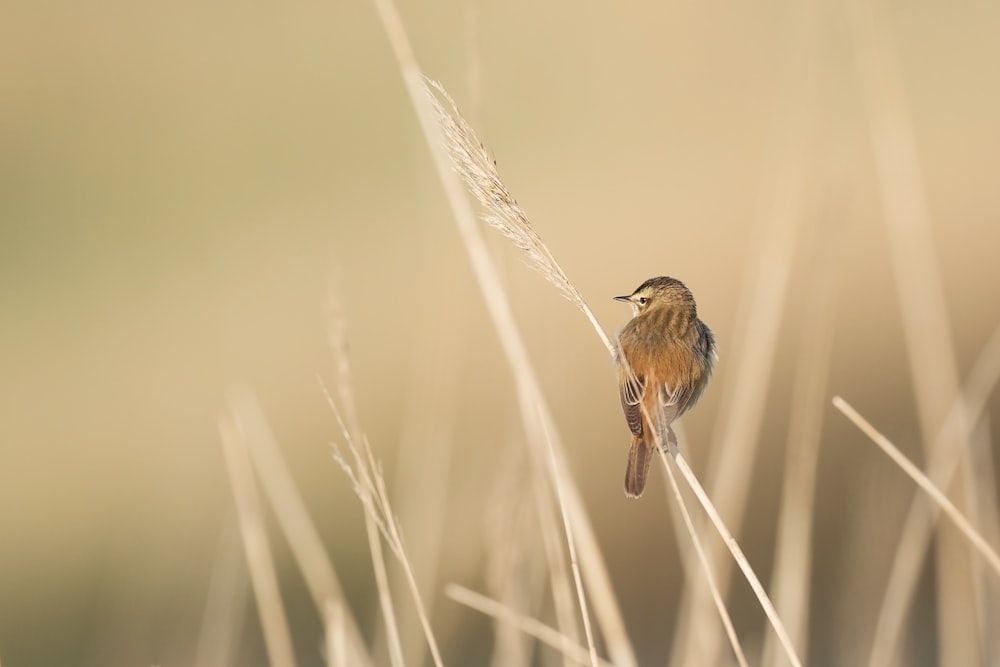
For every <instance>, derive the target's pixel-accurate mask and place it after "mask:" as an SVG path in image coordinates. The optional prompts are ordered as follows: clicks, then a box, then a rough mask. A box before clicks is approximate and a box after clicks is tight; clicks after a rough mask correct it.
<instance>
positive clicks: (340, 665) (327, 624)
mask: <svg viewBox="0 0 1000 667" xmlns="http://www.w3.org/2000/svg"><path fill="white" fill-rule="evenodd" d="M346 616H347V614H345V613H344V605H343V604H341V603H340V602H339V601H337V600H329V601H328V602H327V604H326V611H325V612H324V613H323V630H324V637H323V638H324V648H325V650H326V664H327V667H349V664H348V662H347V637H346V634H347V633H346V629H345V625H346V624H345V620H344V619H345V617H346Z"/></svg>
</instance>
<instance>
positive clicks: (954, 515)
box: [833, 396, 1000, 575]
mask: <svg viewBox="0 0 1000 667" xmlns="http://www.w3.org/2000/svg"><path fill="white" fill-rule="evenodd" d="M833 405H834V407H836V408H837V409H838V410H840V411H841V412H842V413H844V416H845V417H847V418H848V419H850V420H851V421H852V422H854V425H855V426H857V427H858V428H859V429H861V431H862V432H863V433H864V434H865V435H867V436H868V437H869V438H871V440H872V442H874V443H875V444H876V445H878V447H879V449H881V450H882V451H883V452H885V453H886V454H887V455H888V456H889V458H891V459H892V460H893V462H894V463H895V464H896V465H898V466H899V467H900V468H902V470H903V472H905V473H906V474H907V475H909V476H910V478H911V479H912V480H913V481H914V482H916V483H917V485H918V486H920V488H922V489H923V490H924V491H926V492H927V495H929V496H930V497H931V498H932V499H933V500H934V502H935V503H937V504H938V506H939V507H940V508H941V509H942V510H943V511H944V513H945V514H947V515H948V517H949V518H950V519H951V520H952V521H954V522H955V525H956V526H957V527H958V529H959V530H961V531H962V533H963V534H964V535H965V537H966V538H968V540H969V542H971V543H972V545H973V546H974V547H976V550H977V551H979V553H980V554H981V555H982V556H983V558H984V559H985V560H986V562H987V563H989V565H990V567H992V568H993V569H994V570H995V571H996V573H997V574H998V575H1000V556H998V555H997V553H996V552H995V551H994V550H993V548H992V547H990V545H989V544H988V543H987V542H986V540H985V539H983V536H982V535H980V534H979V532H978V531H977V530H976V529H975V528H973V527H972V524H971V523H969V520H968V519H966V518H965V515H963V514H962V513H961V512H960V511H959V510H958V508H957V507H955V504H954V503H952V502H951V501H950V500H948V497H947V496H945V494H944V493H942V492H941V490H940V489H938V488H937V487H936V486H935V485H934V482H932V481H931V480H930V479H929V478H928V477H927V475H925V474H924V473H923V472H921V470H920V468H918V467H917V466H915V465H913V463H912V462H911V461H910V460H909V459H908V458H906V456H904V455H903V453H902V452H901V451H899V449H897V448H896V446H895V445H893V444H892V443H891V442H890V441H889V439H888V438H886V437H885V436H884V435H882V434H881V433H879V432H878V431H877V430H875V427H874V426H872V425H871V424H870V423H869V422H868V421H867V420H866V419H865V418H864V417H862V416H861V415H860V414H858V411H857V410H855V409H854V408H853V407H851V405H850V404H849V403H848V402H847V401H845V400H844V399H842V398H841V397H840V396H834V397H833Z"/></svg>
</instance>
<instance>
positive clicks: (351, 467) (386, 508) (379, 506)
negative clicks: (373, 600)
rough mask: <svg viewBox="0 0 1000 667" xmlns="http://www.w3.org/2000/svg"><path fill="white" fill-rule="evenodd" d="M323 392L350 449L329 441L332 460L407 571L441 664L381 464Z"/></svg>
mask: <svg viewBox="0 0 1000 667" xmlns="http://www.w3.org/2000/svg"><path fill="white" fill-rule="evenodd" d="M324 392H325V393H326V396H327V401H328V402H329V405H330V408H331V409H332V410H333V412H334V415H335V416H336V418H337V421H338V422H339V424H340V428H341V432H342V434H343V436H344V438H345V440H346V442H347V447H348V449H349V451H350V453H351V458H352V461H353V464H352V463H349V462H348V461H347V459H346V458H345V457H344V455H343V454H342V453H341V451H340V449H339V448H338V447H337V445H336V443H334V444H333V445H332V446H333V450H334V454H333V456H334V460H336V461H337V463H338V464H339V465H340V467H341V468H342V469H343V471H344V473H345V474H346V475H347V476H348V478H349V479H350V480H351V482H352V484H353V486H354V493H355V495H357V496H358V498H359V499H360V500H361V504H362V506H363V507H364V510H365V515H366V516H367V517H368V518H369V519H370V520H371V521H372V523H373V524H374V525H375V526H376V527H377V529H378V531H379V532H380V533H381V534H382V537H383V538H384V539H385V541H386V544H388V545H389V548H390V550H391V551H392V553H393V555H394V556H396V559H397V560H398V561H399V563H400V565H402V566H403V572H404V573H405V574H406V581H407V585H408V586H409V588H410V594H411V596H412V597H413V601H414V603H415V605H416V608H417V616H418V618H419V619H420V624H421V626H422V627H423V629H424V636H425V637H426V639H427V646H428V648H429V649H430V652H431V658H432V659H433V661H434V664H435V665H437V666H438V667H442V661H441V653H440V651H439V650H438V646H437V640H436V639H435V638H434V633H433V631H432V630H431V626H430V620H429V619H428V617H427V613H426V608H425V607H424V604H423V598H422V596H421V595H420V590H419V589H418V588H417V585H416V578H415V576H414V574H413V568H412V567H411V565H410V562H409V559H408V558H407V556H406V547H405V545H404V544H403V536H402V530H401V528H400V526H399V522H398V521H397V520H396V516H395V514H393V511H392V504H391V503H390V501H389V494H388V491H387V490H386V488H385V479H384V477H383V475H382V469H381V466H379V464H378V463H376V461H375V457H374V455H373V454H372V451H371V447H370V446H369V444H368V440H367V439H364V440H363V441H362V443H361V445H360V449H359V446H358V445H357V444H356V443H355V442H354V439H353V437H352V436H351V433H350V431H349V430H348V428H347V426H346V425H345V423H344V421H343V418H342V416H341V413H340V410H339V409H338V407H337V404H336V403H335V402H334V401H333V398H332V397H331V396H330V394H329V392H326V390H325V388H324ZM373 532H374V531H373ZM380 553H381V547H380V546H379V547H378V550H377V551H375V552H373V556H375V557H378V554H380ZM376 576H377V577H378V576H379V575H378V574H377V575H376ZM382 576H384V575H382ZM380 586H384V587H385V588H384V589H383V590H384V591H385V592H384V593H383V595H388V585H387V579H384V580H382V582H381V584H380ZM386 601H387V600H385V599H383V603H385V602H386ZM386 621H387V623H388V622H389V619H388V618H387V619H386ZM389 637H390V639H391V640H392V641H394V642H398V639H399V635H398V632H395V631H394V630H393V631H390V632H389ZM394 650H395V649H394ZM400 660H401V658H400Z"/></svg>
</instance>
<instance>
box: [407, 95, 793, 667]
mask: <svg viewBox="0 0 1000 667" xmlns="http://www.w3.org/2000/svg"><path fill="white" fill-rule="evenodd" d="M424 89H425V93H426V94H427V95H428V97H429V98H430V101H431V104H432V106H433V107H434V109H435V112H436V114H437V116H438V120H439V123H440V124H441V128H440V129H441V132H442V134H443V136H444V140H445V142H446V145H447V147H448V151H449V156H450V157H451V160H452V164H453V166H454V168H455V170H456V171H457V172H458V173H459V174H460V175H461V176H462V178H463V179H464V180H465V182H466V184H467V185H468V187H469V188H470V189H471V190H472V192H473V194H474V195H475V196H476V198H477V199H478V200H479V201H480V203H482V204H483V205H484V206H485V207H487V209H488V210H489V211H490V213H488V214H487V217H486V221H487V222H488V223H489V224H491V225H493V226H495V227H497V228H498V229H499V230H500V231H501V232H503V233H504V235H506V236H507V237H508V238H509V239H511V241H512V242H513V243H514V244H515V246H517V247H518V248H520V249H521V250H523V251H524V252H525V253H526V254H527V256H528V259H529V260H530V261H531V263H532V264H533V265H534V266H535V268H536V269H537V270H538V271H539V272H540V273H542V275H543V276H544V277H545V278H546V279H547V280H548V281H549V282H551V283H552V284H553V285H554V286H555V287H556V288H557V289H559V291H560V292H561V293H562V294H563V295H564V296H566V297H567V298H569V299H570V300H571V301H572V302H574V303H575V304H576V305H577V306H578V307H579V308H580V309H581V310H582V311H583V313H584V314H585V315H586V316H587V317H588V319H589V320H590V322H591V325H592V326H593V327H594V330H595V331H596V332H597V334H598V335H599V336H600V338H601V340H602V342H604V344H605V347H606V348H607V350H608V352H609V353H610V354H612V355H614V353H615V347H614V346H613V345H612V344H611V342H610V341H609V340H608V337H607V334H605V333H604V330H603V328H601V326H600V325H599V324H598V323H597V320H596V318H595V317H594V316H593V313H592V312H591V311H590V309H589V308H588V307H587V305H586V303H585V302H584V301H583V298H582V297H581V296H580V294H579V292H578V291H577V290H576V288H575V287H573V285H572V283H570V281H569V279H568V278H567V277H566V274H565V273H564V272H563V271H562V269H561V268H560V267H559V265H558V263H557V262H556V261H555V259H554V258H552V255H551V254H550V253H549V251H548V248H547V247H546V246H545V244H544V243H543V242H542V240H541V238H540V237H539V236H538V234H537V233H536V232H535V230H534V228H533V227H532V226H531V224H530V223H529V222H528V220H527V218H526V217H525V216H524V213H523V211H522V210H521V209H520V207H519V206H517V204H516V202H515V201H514V198H513V197H511V195H510V193H509V192H508V191H507V189H506V187H505V186H504V185H503V183H502V182H501V180H500V177H499V174H498V173H497V171H496V165H495V163H494V162H493V160H492V159H491V158H490V156H489V153H488V152H487V151H486V149H485V148H484V146H483V144H482V142H480V141H479V139H478V138H477V137H476V134H475V131H474V130H473V129H472V128H471V127H470V126H469V125H468V123H466V122H465V121H464V119H462V117H461V114H460V113H459V112H458V109H457V108H456V106H455V104H454V102H453V101H451V98H450V97H449V96H448V95H447V93H446V92H445V91H444V89H443V87H442V86H441V85H440V84H437V83H435V82H432V81H430V80H428V79H426V78H425V80H424ZM435 90H436V91H437V92H438V94H440V95H441V96H442V97H444V98H445V100H446V101H447V102H448V104H449V106H450V107H451V110H450V111H448V110H446V109H445V107H444V105H442V104H441V102H440V100H439V99H438V98H437V95H436V94H435V92H434V91H435ZM538 396H539V398H540V394H539V395H538ZM549 423H551V419H550V418H549V416H548V414H547V413H546V412H545V411H544V410H542V409H539V410H538V424H540V425H541V426H542V428H543V431H547V430H548V428H549V427H548V424H549ZM545 435H546V438H545V439H546V440H549V438H548V433H546V434H545ZM672 453H673V454H674V455H675V459H676V460H677V461H678V465H679V470H680V471H681V473H682V474H683V475H684V477H685V480H686V481H687V482H688V484H689V485H690V486H691V487H692V489H693V490H694V491H695V495H696V496H697V498H698V500H699V502H701V503H702V505H703V507H704V508H705V511H706V512H708V514H709V517H710V518H711V519H712V522H713V524H714V525H715V528H716V530H718V531H719V533H720V535H722V537H723V540H724V541H725V543H726V546H727V547H728V548H729V550H730V552H731V553H732V555H733V558H734V559H735V560H736V562H737V564H738V565H739V567H740V569H741V570H742V571H743V573H744V575H745V576H746V578H747V581H748V582H749V583H750V586H751V588H753V590H754V593H755V594H756V595H757V598H758V600H759V601H760V603H761V606H762V608H763V609H764V611H765V613H766V614H767V617H768V620H769V621H770V622H771V624H772V626H773V627H774V629H775V632H776V633H777V634H778V637H779V639H780V640H781V643H782V645H783V646H784V647H785V649H786V652H787V654H788V657H789V660H791V662H792V664H793V665H796V666H798V665H800V664H801V663H800V661H799V659H798V657H797V656H796V655H795V651H794V649H793V647H792V646H791V642H790V641H789V639H788V636H787V632H786V631H785V628H784V625H783V624H782V622H781V619H780V618H778V616H777V614H776V612H775V611H774V605H773V604H771V601H770V599H769V598H768V596H767V593H766V592H765V591H764V589H763V586H761V584H760V581H759V579H758V578H757V576H756V575H755V574H754V572H753V569H752V568H751V567H750V564H749V562H747V560H746V558H745V556H743V552H742V550H741V549H740V548H739V546H738V545H737V544H736V541H735V540H734V539H733V538H732V535H731V534H730V533H729V531H728V529H727V528H726V527H725V524H724V523H723V522H722V519H721V517H720V516H719V515H718V512H716V511H715V508H714V506H713V505H712V503H711V501H710V500H709V498H708V495H707V494H706V493H705V492H704V489H702V487H701V484H700V482H698V479H697V477H695V475H694V472H693V471H692V470H691V468H690V467H689V466H688V465H687V462H686V461H685V460H684V458H683V457H682V456H680V454H679V453H678V452H676V450H672ZM549 454H550V459H551V460H550V466H551V467H552V470H553V484H554V485H555V490H556V494H557V497H559V499H560V504H561V505H562V490H561V488H560V486H559V481H560V480H559V478H558V475H557V474H556V471H557V470H558V469H559V464H558V462H557V461H556V460H555V458H554V452H553V451H552V447H551V442H550V451H549ZM566 532H567V535H570V526H569V524H568V523H567V524H566ZM691 539H693V540H697V539H698V537H697V535H695V534H692V535H691ZM569 546H570V556H571V560H572V561H574V562H573V564H574V566H575V559H574V558H573V556H574V554H573V548H572V546H573V545H572V541H571V540H570V542H569ZM575 569H576V568H575V567H574V572H575ZM580 598H581V600H580V601H581V605H583V604H584V601H583V596H582V594H581V596H580ZM583 611H584V626H585V629H587V615H586V607H584V608H583ZM588 635H589V632H588ZM736 651H737V652H739V649H736Z"/></svg>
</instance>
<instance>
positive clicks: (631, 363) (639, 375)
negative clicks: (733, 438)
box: [614, 276, 718, 498]
mask: <svg viewBox="0 0 1000 667" xmlns="http://www.w3.org/2000/svg"><path fill="white" fill-rule="evenodd" d="M614 298H615V300H616V301H622V302H625V303H628V304H629V305H631V306H632V319H630V320H629V321H628V323H626V324H625V326H624V327H623V328H622V330H621V332H620V333H619V334H618V339H617V344H616V346H615V362H616V366H617V370H618V389H619V395H620V397H621V404H622V411H623V412H624V413H625V421H626V423H627V424H628V428H629V431H631V433H632V444H631V446H630V448H629V453H628V465H627V467H626V469H625V495H626V497H628V498H638V497H639V496H641V495H642V492H643V490H644V489H645V488H646V477H647V474H648V473H649V464H650V463H651V462H652V460H653V454H654V451H655V449H654V448H655V447H657V446H660V447H667V446H669V447H670V448H671V451H672V452H675V451H676V447H677V437H676V436H675V435H674V431H673V429H672V428H671V426H670V425H671V423H672V422H673V421H674V420H675V419H677V418H679V417H680V416H681V415H682V414H684V413H685V412H687V411H688V410H690V409H691V408H692V407H693V406H694V404H695V403H696V402H697V401H698V399H699V398H700V397H701V395H702V392H704V391H705V387H706V386H707V385H708V380H709V378H710V377H711V375H712V368H713V366H714V364H715V361H716V360H717V359H718V352H717V351H716V347H715V335H714V334H713V333H712V330H711V329H709V328H708V326H707V325H706V324H705V323H704V322H702V321H701V320H700V319H698V309H697V306H696V304H695V301H694V295H693V294H691V290H689V289H688V288H687V286H685V285H684V283H682V282H681V281H680V280H677V279H676V278H670V277H667V276H659V277H656V278H650V279H649V280H647V281H646V282H644V283H642V284H641V285H639V287H637V288H636V290H635V291H634V292H632V294H630V295H628V296H616V297H614Z"/></svg>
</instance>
